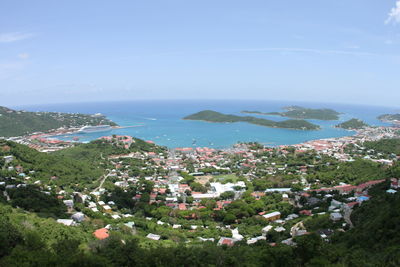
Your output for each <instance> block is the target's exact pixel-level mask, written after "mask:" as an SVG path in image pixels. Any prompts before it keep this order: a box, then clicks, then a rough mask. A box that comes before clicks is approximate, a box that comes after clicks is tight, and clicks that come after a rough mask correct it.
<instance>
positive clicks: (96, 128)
mask: <svg viewBox="0 0 400 267" xmlns="http://www.w3.org/2000/svg"><path fill="white" fill-rule="evenodd" d="M111 130H112V127H111V126H110V125H97V126H84V127H82V128H80V129H79V130H78V133H96V132H108V131H111Z"/></svg>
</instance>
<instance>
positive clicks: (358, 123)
mask: <svg viewBox="0 0 400 267" xmlns="http://www.w3.org/2000/svg"><path fill="white" fill-rule="evenodd" d="M368 126H369V125H368V124H366V123H365V122H364V121H362V120H359V119H355V118H353V119H350V120H348V121H345V122H342V123H339V124H338V125H336V128H342V129H346V130H358V129H362V128H364V127H368Z"/></svg>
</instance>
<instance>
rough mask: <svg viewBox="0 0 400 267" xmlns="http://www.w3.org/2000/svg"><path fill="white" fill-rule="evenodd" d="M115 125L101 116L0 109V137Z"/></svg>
mask: <svg viewBox="0 0 400 267" xmlns="http://www.w3.org/2000/svg"><path fill="white" fill-rule="evenodd" d="M101 124H106V125H111V126H116V125H117V124H116V123H114V122H112V121H110V120H108V119H107V118H106V117H105V116H103V115H97V114H96V115H87V114H78V113H59V112H28V111H17V110H12V109H9V108H6V107H0V136H3V137H11V136H21V135H26V134H30V133H34V132H46V131H49V130H52V129H57V128H60V127H82V126H85V125H101Z"/></svg>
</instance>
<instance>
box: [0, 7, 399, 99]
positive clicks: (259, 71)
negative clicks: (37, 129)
mask: <svg viewBox="0 0 400 267" xmlns="http://www.w3.org/2000/svg"><path fill="white" fill-rule="evenodd" d="M193 98H197V99H224V98H229V99H270V100H301V101H322V102H343V103H357V104H375V105H391V106H399V99H400V1H397V3H396V0H336V1H321V0H308V1H298V0H293V1H267V0H251V1H243V0H242V1H237V0H218V1H215V0H213V1H209V0H202V1H194V0H193V1H190V0H180V1H178V0H159V1H154V0H146V1H135V0H131V1H117V0H116V1H99V0H97V1H73V0H69V1H40V0H37V1H29V0H26V1H19V0H2V1H1V2H0V105H23V104H41V103H54V102H56V103H58V102H60V103H61V102H82V101H84V102H87V101H107V100H126V99H132V100H135V99H193Z"/></svg>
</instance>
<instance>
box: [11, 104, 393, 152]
mask: <svg viewBox="0 0 400 267" xmlns="http://www.w3.org/2000/svg"><path fill="white" fill-rule="evenodd" d="M289 105H300V106H305V107H311V108H333V109H335V110H337V111H339V112H342V113H343V114H342V115H341V116H340V120H338V121H319V120H309V121H310V122H312V123H315V124H318V125H320V126H321V128H322V129H321V130H319V131H301V130H288V129H276V128H267V127H262V126H257V125H252V124H247V123H208V122H202V121H186V120H182V117H184V116H187V115H189V114H192V113H195V112H198V111H201V110H205V109H212V110H215V111H219V112H223V113H230V114H237V115H244V114H240V111H241V110H258V111H263V112H269V111H280V110H282V109H281V108H282V107H284V106H289ZM18 108H23V109H25V110H29V111H57V112H74V113H75V112H79V113H89V114H93V113H98V112H100V113H102V114H104V115H106V116H107V117H108V118H110V119H111V120H113V121H115V122H116V123H118V124H119V125H121V126H134V125H142V126H140V127H133V128H124V129H114V130H112V131H109V132H102V133H87V134H75V135H66V136H60V137H59V138H60V139H62V140H72V138H73V137H75V136H77V137H79V140H80V141H82V142H87V141H91V140H94V139H97V138H99V137H101V136H104V135H112V134H117V135H131V136H134V137H138V138H142V139H144V140H151V141H154V142H155V143H157V144H159V145H164V146H168V147H192V146H208V147H214V148H226V147H229V146H232V145H233V144H235V143H237V142H250V141H256V142H260V143H263V144H266V145H271V146H276V145H289V144H297V143H301V142H305V141H309V140H315V139H321V138H330V137H341V136H347V135H352V134H354V132H351V131H347V130H342V129H336V128H333V126H334V125H336V124H338V123H339V122H341V121H345V120H348V119H350V118H359V119H362V120H364V121H366V122H367V123H369V124H371V125H387V124H385V123H382V122H380V121H378V120H377V119H376V117H377V116H378V115H380V114H383V113H394V112H396V108H390V107H376V106H372V107H370V106H356V105H341V104H318V103H299V102H279V101H221V100H218V101H217V100H213V101H205V100H203V101H194V100H190V101H183V100H179V101H166V100H165V101H130V102H107V103H104V102H103V103H79V104H57V105H56V104H52V105H40V106H23V107H18ZM259 117H262V118H266V119H272V120H285V119H286V118H282V117H277V116H259Z"/></svg>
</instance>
